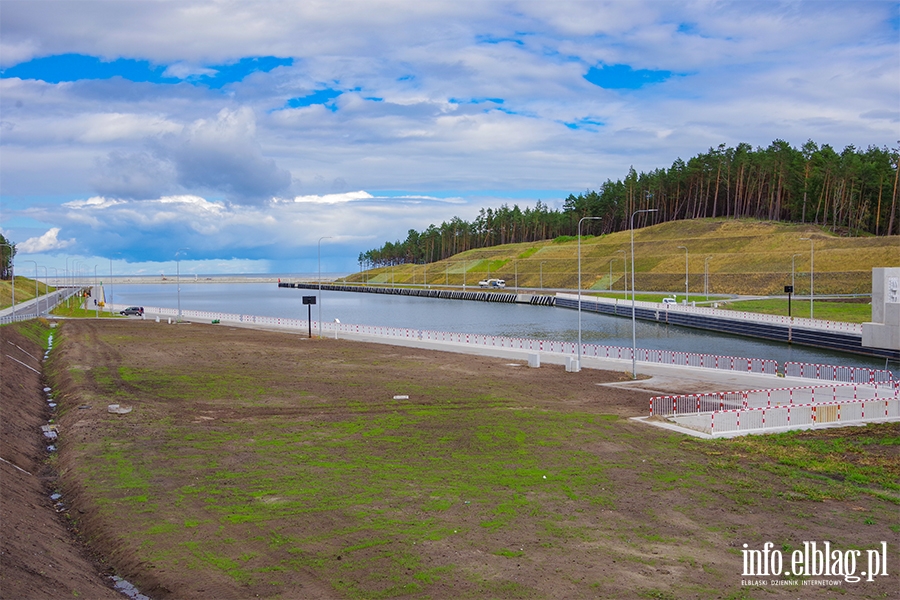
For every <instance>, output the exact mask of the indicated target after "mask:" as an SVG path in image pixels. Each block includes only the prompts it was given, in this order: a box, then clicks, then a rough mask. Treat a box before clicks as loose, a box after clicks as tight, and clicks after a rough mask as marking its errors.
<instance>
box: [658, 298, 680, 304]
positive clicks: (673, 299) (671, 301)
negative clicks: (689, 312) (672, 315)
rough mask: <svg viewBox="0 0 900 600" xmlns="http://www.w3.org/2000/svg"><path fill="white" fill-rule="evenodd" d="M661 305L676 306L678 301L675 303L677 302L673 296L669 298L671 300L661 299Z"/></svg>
mask: <svg viewBox="0 0 900 600" xmlns="http://www.w3.org/2000/svg"><path fill="white" fill-rule="evenodd" d="M662 303H663V304H678V301H677V300H676V299H675V297H674V296H673V297H671V298H663V299H662Z"/></svg>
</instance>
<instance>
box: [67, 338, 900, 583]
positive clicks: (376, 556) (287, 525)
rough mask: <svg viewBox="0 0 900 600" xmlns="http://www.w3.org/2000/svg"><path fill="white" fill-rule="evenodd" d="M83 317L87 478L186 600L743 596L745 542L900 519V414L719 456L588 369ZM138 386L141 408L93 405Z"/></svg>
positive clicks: (76, 341)
mask: <svg viewBox="0 0 900 600" xmlns="http://www.w3.org/2000/svg"><path fill="white" fill-rule="evenodd" d="M66 327H68V325H67V326H66ZM73 327H81V328H86V327H90V328H91V329H89V330H88V329H78V330H75V329H73V332H77V331H82V333H81V334H77V333H70V332H68V331H67V333H66V348H65V352H64V353H63V355H62V356H60V357H57V358H56V359H55V361H56V363H55V367H54V368H55V373H56V374H55V375H54V377H55V378H57V379H61V380H64V382H65V383H63V381H61V382H59V384H58V385H56V384H55V385H54V388H55V389H57V388H58V389H59V391H60V395H61V396H62V397H63V398H65V400H64V403H65V405H64V406H63V408H62V411H61V412H62V414H63V431H64V432H70V433H68V435H69V437H67V438H66V444H67V446H66V447H65V448H64V452H63V453H62V454H63V456H62V458H63V460H64V461H65V462H66V464H69V465H75V466H74V467H73V468H71V469H70V470H68V471H67V474H66V478H67V485H68V486H70V487H77V488H78V489H80V490H81V497H82V498H83V501H82V503H81V504H80V506H81V507H82V509H83V510H86V511H87V512H88V513H89V514H90V513H92V512H94V511H96V512H97V513H99V514H101V515H102V517H103V519H104V526H103V531H105V533H104V536H105V537H104V539H106V540H107V545H108V547H109V548H111V549H112V550H110V551H111V552H112V553H113V554H114V555H115V556H124V557H127V560H129V561H133V564H140V565H146V566H148V567H152V570H153V572H154V573H166V574H168V576H169V577H175V578H180V579H177V581H176V582H175V583H167V585H169V584H171V585H175V584H176V583H177V584H178V585H179V586H181V587H178V588H177V589H178V590H179V593H178V594H176V595H180V596H183V597H191V594H190V593H188V592H189V591H190V590H195V591H196V589H200V588H202V587H203V585H204V584H203V582H205V581H210V580H214V581H217V582H222V581H224V582H227V585H228V586H230V587H228V588H227V589H229V590H231V591H232V592H233V594H232V595H233V596H242V597H249V596H253V595H254V594H255V593H259V592H257V590H260V591H262V590H268V595H269V596H273V595H274V597H285V598H286V597H292V594H294V593H296V590H297V589H298V588H297V587H296V586H297V582H298V581H299V580H302V578H303V577H305V576H306V575H305V574H310V573H312V574H313V575H314V576H315V578H316V580H317V581H321V582H324V583H325V584H327V586H328V587H329V588H330V589H331V590H336V591H337V592H339V593H340V594H342V595H344V596H346V597H349V598H392V597H402V596H407V597H408V596H413V597H433V598H449V597H453V598H458V597H460V598H482V597H491V598H542V597H554V596H556V595H557V594H559V590H562V589H564V590H567V592H566V595H567V596H569V597H596V596H597V595H598V591H599V590H602V594H601V595H604V594H605V595H607V596H609V597H628V596H633V595H634V593H635V590H645V592H642V593H644V595H645V596H646V597H675V598H681V597H687V596H691V595H696V594H700V595H701V597H703V596H707V595H709V593H711V591H713V590H715V591H716V593H717V594H720V595H726V594H730V595H731V597H745V596H744V593H745V589H744V588H742V587H741V585H740V570H741V566H740V555H739V553H733V552H730V551H729V550H728V549H729V548H734V547H737V546H739V544H741V543H745V542H753V543H754V544H756V542H761V541H763V540H768V541H772V542H774V543H776V544H777V545H778V547H782V546H785V545H787V546H790V547H798V545H799V544H800V543H802V540H805V539H816V540H821V539H833V540H835V544H840V546H841V547H842V548H846V547H848V544H851V543H852V544H854V545H855V546H858V547H864V548H868V547H873V546H872V544H874V543H876V542H875V541H874V540H879V539H883V537H884V534H883V530H884V529H885V528H894V529H897V528H900V519H898V517H897V511H896V497H897V492H898V486H897V481H898V477H900V472H898V466H897V461H896V451H897V448H898V445H900V426H898V425H897V424H887V425H878V426H870V427H865V428H846V429H834V430H826V431H822V432H809V433H802V434H801V433H798V434H779V435H771V436H755V437H746V438H737V439H734V440H717V441H712V442H709V441H702V440H697V439H694V438H685V437H683V436H680V435H677V434H673V433H668V432H665V431H662V430H656V429H653V428H647V427H646V426H643V425H638V424H635V423H633V422H631V421H630V420H628V419H623V418H619V417H618V416H617V415H615V414H610V412H609V411H610V409H611V408H612V406H611V404H610V403H611V402H612V403H615V400H614V398H615V394H617V393H618V394H622V393H623V392H609V393H608V394H607V395H604V396H600V395H599V394H600V392H599V390H600V388H599V387H598V386H596V385H595V384H593V383H591V382H588V383H587V385H586V386H584V387H579V386H583V385H584V381H583V380H582V383H579V376H571V374H562V373H561V374H560V376H561V377H560V378H559V379H556V378H554V379H553V382H554V383H553V384H552V385H550V386H544V387H545V388H551V389H541V388H540V387H539V386H535V385H534V384H533V383H526V382H525V381H523V377H526V376H528V377H530V376H531V375H533V374H534V375H535V376H537V375H540V374H541V373H545V374H546V376H547V377H550V376H551V375H552V374H553V372H552V371H549V370H545V369H546V368H542V369H541V370H539V371H534V370H528V371H525V370H520V369H512V368H510V367H508V366H503V363H504V361H496V360H492V359H484V358H478V357H454V358H452V359H450V358H446V357H442V358H441V359H437V358H434V357H431V358H428V357H426V356H425V354H424V351H419V350H413V351H408V350H398V349H395V348H391V347H387V346H385V347H375V346H369V345H364V344H354V343H352V342H331V341H327V342H323V341H311V340H304V341H302V342H299V340H300V338H298V337H297V336H288V335H280V334H268V335H266V334H261V333H255V334H254V333H251V332H247V331H241V332H237V331H234V332H232V331H230V330H228V329H225V328H215V327H208V328H202V331H201V328H200V326H193V325H192V326H191V329H189V328H187V327H184V328H176V327H159V326H154V325H153V324H141V323H137V322H135V323H130V322H128V323H126V322H114V321H110V322H105V323H103V322H97V321H95V322H91V323H78V324H73ZM129 331H139V334H135V335H129V334H128V332H129ZM88 332H94V333H93V334H92V335H89V334H88ZM192 333H196V334H197V335H194V336H193V337H191V334H192ZM251 336H255V337H253V338H252V341H250V339H251ZM87 340H90V342H91V343H90V344H86V343H85V342H86V341H87ZM135 340H140V344H136V343H134V341H135ZM78 347H82V348H84V351H83V352H82V353H80V354H72V352H73V349H74V348H78ZM426 358H428V359H427V360H426ZM73 364H78V365H81V367H80V372H82V373H85V376H84V377H81V378H80V379H78V380H75V379H74V378H72V377H70V376H67V375H66V374H67V373H69V367H72V366H73ZM499 369H503V370H499ZM564 375H565V376H564ZM585 376H586V377H592V375H590V374H589V373H587V374H582V375H581V376H580V377H585ZM360 382H364V383H365V385H362V386H360V385H357V384H359V383H360ZM398 390H402V391H403V392H404V393H409V395H410V399H409V400H403V401H397V400H392V399H391V398H392V397H393V395H394V394H395V393H396V392H397V391H398ZM120 392H122V393H127V394H128V395H129V396H130V397H131V403H133V404H134V406H135V410H134V412H133V413H130V414H128V415H109V414H107V413H105V411H99V412H97V413H95V414H94V415H91V414H90V413H86V412H78V411H77V410H76V409H75V408H74V407H75V406H76V405H78V404H79V403H81V402H82V399H83V398H84V397H86V396H91V397H97V396H100V397H102V395H104V394H106V395H110V394H118V393H120ZM576 399H582V401H581V403H578V402H576ZM569 403H574V404H569ZM76 413H78V414H76ZM67 419H70V420H67ZM74 419H85V420H84V421H79V426H78V427H75V425H74V422H73V421H72V420H74ZM88 419H93V420H90V421H89V420H88ZM826 501H827V502H829V503H835V504H829V509H828V510H827V511H823V509H822V503H823V502H826ZM838 503H845V504H838ZM799 513H803V514H804V515H806V516H804V517H802V518H799V517H798V516H797V514H799ZM798 522H799V523H802V524H803V527H804V529H803V531H802V532H800V533H798V530H797V527H798ZM892 530H893V529H892ZM879 536H881V537H879ZM686 564H687V565H693V566H691V568H685V566H684V565H686ZM643 572H646V573H649V575H642V574H641V573H643ZM610 573H613V574H614V577H611V578H607V579H604V577H607V576H609V574H610ZM135 579H136V580H137V581H138V583H139V582H140V574H139V573H138V574H137V577H136V578H135ZM304 581H305V580H304ZM601 582H602V583H601ZM891 583H892V582H886V583H885V584H884V585H885V586H890V585H891ZM192 585H196V588H192V587H191V586H192ZM222 585H225V584H222ZM866 589H867V590H869V591H873V592H874V591H879V590H881V588H880V587H876V588H873V587H869V588H866ZM885 589H887V587H885ZM272 590H280V591H272ZM697 590H702V591H699V592H698V591H697ZM766 592H767V593H768V590H767V591H766ZM198 594H199V592H198V593H195V594H194V596H193V597H197V595H198ZM746 594H747V595H746V597H752V598H759V597H763V596H760V595H758V594H757V593H756V592H755V591H754V592H746ZM765 597H768V596H765ZM851 597H852V596H851Z"/></svg>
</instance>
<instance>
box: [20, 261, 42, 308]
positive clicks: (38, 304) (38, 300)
mask: <svg viewBox="0 0 900 600" xmlns="http://www.w3.org/2000/svg"><path fill="white" fill-rule="evenodd" d="M22 262H30V263H34V302H35V304H34V307H35V308H34V310H35V314H37V315H38V316H40V314H41V297H40V296H39V295H38V270H37V269H38V264H37V262H35V261H33V260H28V259H27V258H26V259H22Z"/></svg>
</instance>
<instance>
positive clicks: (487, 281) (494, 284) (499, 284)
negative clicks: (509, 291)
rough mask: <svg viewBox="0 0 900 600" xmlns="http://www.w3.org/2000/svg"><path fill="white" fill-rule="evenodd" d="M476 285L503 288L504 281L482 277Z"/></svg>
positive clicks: (504, 285)
mask: <svg viewBox="0 0 900 600" xmlns="http://www.w3.org/2000/svg"><path fill="white" fill-rule="evenodd" d="M478 287H483V288H484V287H492V288H505V287H506V282H505V281H504V280H502V279H482V280H481V281H479V282H478Z"/></svg>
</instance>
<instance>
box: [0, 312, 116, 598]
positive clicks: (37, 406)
mask: <svg viewBox="0 0 900 600" xmlns="http://www.w3.org/2000/svg"><path fill="white" fill-rule="evenodd" d="M0 347H2V351H0V373H2V376H0V385H2V387H0V390H2V395H0V458H2V461H0V476H2V481H0V483H2V487H0V597H2V598H8V599H10V600H14V599H19V598H21V599H29V600H30V599H35V600H38V599H43V598H48V599H49V598H63V597H68V598H73V597H80V598H98V599H103V598H118V599H121V598H123V596H122V595H121V594H119V593H117V592H116V591H114V590H113V589H112V581H111V580H110V578H109V577H108V576H107V575H106V573H105V571H106V569H105V567H104V565H103V564H102V563H100V562H99V560H97V559H95V558H94V557H93V556H92V554H91V552H90V549H88V548H86V547H85V546H83V545H82V544H81V543H80V541H79V540H78V537H77V533H78V532H77V531H74V530H72V529H71V528H70V527H69V520H68V518H67V515H66V513H65V512H57V511H56V508H55V507H54V504H55V503H54V501H53V500H51V499H50V495H51V494H53V493H55V492H56V491H57V486H56V476H55V473H54V470H53V468H52V467H51V465H50V464H48V462H47V458H48V456H49V454H48V452H47V445H48V443H49V442H47V443H45V442H44V440H43V438H42V435H41V426H42V425H46V424H47V423H48V420H49V419H50V418H51V417H52V415H51V411H50V408H49V407H48V405H47V400H46V395H45V394H44V393H43V388H44V387H45V386H44V382H43V380H42V378H41V375H40V373H38V372H37V371H40V369H41V357H42V356H43V349H42V348H40V347H39V346H38V345H37V344H36V343H34V342H32V341H31V340H29V339H27V338H25V337H23V336H21V335H19V334H17V333H16V332H15V330H14V329H13V328H11V327H0ZM23 363H24V364H23Z"/></svg>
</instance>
